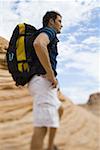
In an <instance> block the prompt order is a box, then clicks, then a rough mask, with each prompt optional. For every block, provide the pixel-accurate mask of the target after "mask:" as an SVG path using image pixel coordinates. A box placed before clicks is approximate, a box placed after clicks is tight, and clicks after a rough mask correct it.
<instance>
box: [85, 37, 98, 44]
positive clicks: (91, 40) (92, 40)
mask: <svg viewBox="0 0 100 150" xmlns="http://www.w3.org/2000/svg"><path fill="white" fill-rule="evenodd" d="M83 43H84V44H98V45H99V46H100V38H99V37H95V36H91V37H88V38H87V39H85V40H84V41H83Z"/></svg>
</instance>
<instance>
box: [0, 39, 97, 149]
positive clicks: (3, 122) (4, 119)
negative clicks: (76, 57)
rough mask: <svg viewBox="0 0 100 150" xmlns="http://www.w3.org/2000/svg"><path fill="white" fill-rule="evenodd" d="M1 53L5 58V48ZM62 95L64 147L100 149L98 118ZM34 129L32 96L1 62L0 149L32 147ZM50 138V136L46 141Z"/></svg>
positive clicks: (60, 133)
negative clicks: (18, 83)
mask: <svg viewBox="0 0 100 150" xmlns="http://www.w3.org/2000/svg"><path fill="white" fill-rule="evenodd" d="M1 40H2V39H1ZM3 50H4V49H3ZM1 52H2V54H1ZM1 55H2V56H3V58H5V57H4V55H5V53H3V51H2V50H0V56H1ZM0 58H1V57H0ZM0 64H1V63H0ZM60 96H61V99H62V100H64V99H66V101H63V106H64V114H63V117H62V120H61V126H60V128H59V130H58V133H57V136H56V140H55V143H56V144H57V145H58V146H59V148H60V150H99V121H98V117H96V116H95V115H93V114H92V113H91V112H89V111H87V110H85V109H84V108H82V107H79V106H76V105H74V104H72V102H71V101H70V99H68V98H65V97H64V95H61V94H60ZM32 130H33V127H32V98H31V97H30V96H29V93H28V91H27V88H26V87H24V88H17V87H15V85H14V82H13V81H12V78H11V76H10V74H9V73H8V71H7V70H6V69H5V65H4V64H3V63H2V64H1V65H0V150H29V146H30V140H31V135H32ZM46 141H47V138H46V140H45V143H46Z"/></svg>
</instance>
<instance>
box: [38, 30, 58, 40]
mask: <svg viewBox="0 0 100 150" xmlns="http://www.w3.org/2000/svg"><path fill="white" fill-rule="evenodd" d="M39 33H46V34H47V35H48V37H49V39H50V41H51V40H53V39H54V38H55V37H56V31H55V30H54V29H53V28H50V27H44V28H41V29H39Z"/></svg>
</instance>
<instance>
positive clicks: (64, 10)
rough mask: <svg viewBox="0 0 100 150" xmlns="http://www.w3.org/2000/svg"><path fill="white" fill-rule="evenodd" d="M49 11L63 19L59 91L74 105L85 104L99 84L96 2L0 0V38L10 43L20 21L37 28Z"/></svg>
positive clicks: (99, 5) (99, 31) (99, 26)
mask: <svg viewBox="0 0 100 150" xmlns="http://www.w3.org/2000/svg"><path fill="white" fill-rule="evenodd" d="M48 10H57V11H59V12H60V13H61V15H62V17H63V18H62V23H63V29H62V32H61V34H60V35H58V38H59V39H60V42H59V44H58V51H59V56H58V67H57V70H58V79H59V84H60V88H61V90H62V92H63V93H64V95H65V96H68V97H69V98H70V99H72V101H73V102H74V103H85V102H86V101H87V100H88V97H89V95H90V94H91V93H94V92H97V91H99V85H100V70H99V65H100V53H99V49H100V23H99V22H100V1H99V0H56V1H53V0H45V1H41V0H38V1H34V0H9V1H7V0H1V1H0V14H2V15H1V16H0V36H3V37H5V38H6V39H8V40H9V38H10V36H11V34H12V30H13V29H14V27H15V26H16V24H18V23H21V22H26V23H29V24H32V25H34V26H35V27H37V28H40V27H41V26H42V23H41V22H42V16H43V15H44V14H45V12H46V11H48Z"/></svg>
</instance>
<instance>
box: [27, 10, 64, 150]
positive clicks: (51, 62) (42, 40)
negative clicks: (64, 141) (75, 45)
mask: <svg viewBox="0 0 100 150" xmlns="http://www.w3.org/2000/svg"><path fill="white" fill-rule="evenodd" d="M61 20H62V17H61V15H60V14H59V13H58V12H55V11H49V12H47V13H46V14H45V15H44V17H43V28H42V29H40V30H39V34H38V36H37V37H36V39H35V41H34V42H33V47H34V48H35V52H36V54H37V57H38V59H39V60H38V62H37V66H36V68H37V74H36V75H35V76H33V77H32V79H31V81H30V82H29V86H28V87H29V91H30V93H31V95H32V96H33V99H34V107H33V112H34V134H33V136H32V142H31V150H43V141H44V137H45V135H46V133H47V129H48V128H49V140H48V149H47V150H56V149H57V148H56V147H55V146H54V138H55V134H56V131H57V128H58V127H59V119H60V116H61V111H62V109H61V102H60V101H59V99H58V96H57V85H58V81H57V79H56V76H57V72H56V66H57V60H56V57H57V55H58V51H57V42H58V39H57V36H56V35H57V34H58V33H60V31H61V28H62V24H61Z"/></svg>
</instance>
